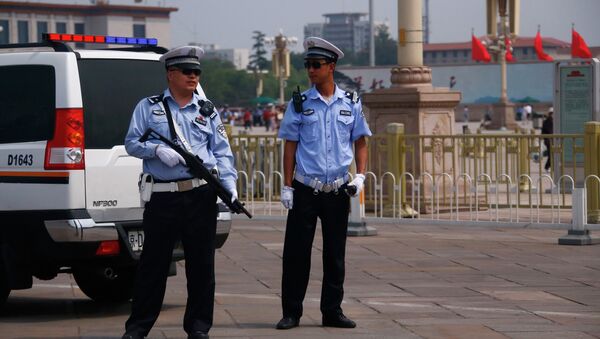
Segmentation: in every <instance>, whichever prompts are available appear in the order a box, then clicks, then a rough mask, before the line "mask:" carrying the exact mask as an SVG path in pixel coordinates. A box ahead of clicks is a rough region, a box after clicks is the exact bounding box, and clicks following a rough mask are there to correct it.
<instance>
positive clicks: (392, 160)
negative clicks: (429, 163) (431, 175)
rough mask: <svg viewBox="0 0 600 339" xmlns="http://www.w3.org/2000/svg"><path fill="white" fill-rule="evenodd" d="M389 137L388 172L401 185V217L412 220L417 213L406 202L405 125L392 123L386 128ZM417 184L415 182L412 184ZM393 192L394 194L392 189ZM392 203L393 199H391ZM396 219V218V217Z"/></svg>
mask: <svg viewBox="0 0 600 339" xmlns="http://www.w3.org/2000/svg"><path fill="white" fill-rule="evenodd" d="M386 136H387V147H388V154H387V163H388V171H389V172H391V173H392V174H394V177H395V178H396V182H398V183H399V185H400V216H401V217H403V218H412V217H414V216H416V214H417V212H416V211H414V210H413V209H412V207H411V206H410V205H409V204H408V203H407V202H406V178H405V176H404V173H405V172H406V144H405V141H404V124H400V123H396V122H393V123H390V124H387V126H386ZM412 184H413V185H414V184H415V183H414V182H413V183H412ZM391 192H394V190H393V189H392V190H391ZM390 201H392V199H390ZM394 217H395V216H394Z"/></svg>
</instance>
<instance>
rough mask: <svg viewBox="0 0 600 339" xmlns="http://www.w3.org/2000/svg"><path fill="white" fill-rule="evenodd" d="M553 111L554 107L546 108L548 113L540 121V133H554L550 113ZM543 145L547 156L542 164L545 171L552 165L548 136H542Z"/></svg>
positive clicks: (550, 143)
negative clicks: (541, 121)
mask: <svg viewBox="0 0 600 339" xmlns="http://www.w3.org/2000/svg"><path fill="white" fill-rule="evenodd" d="M553 113H554V109H553V108H552V107H550V109H549V110H548V115H547V116H546V119H544V122H543V123H542V134H553V133H554V120H553V118H552V115H553ZM544 146H545V147H546V149H545V150H544V153H543V154H544V156H547V157H548V159H547V160H546V164H544V169H545V170H546V172H548V171H550V166H551V165H552V141H551V140H550V138H544Z"/></svg>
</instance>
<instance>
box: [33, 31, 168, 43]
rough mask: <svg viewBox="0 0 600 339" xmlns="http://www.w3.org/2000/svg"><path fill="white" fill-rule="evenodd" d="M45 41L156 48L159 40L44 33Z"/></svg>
mask: <svg viewBox="0 0 600 339" xmlns="http://www.w3.org/2000/svg"><path fill="white" fill-rule="evenodd" d="M43 39H44V40H45V41H56V42H85V43H99V44H117V45H142V46H156V45H158V39H155V38H134V37H121V36H112V35H87V34H62V33H44V35H43Z"/></svg>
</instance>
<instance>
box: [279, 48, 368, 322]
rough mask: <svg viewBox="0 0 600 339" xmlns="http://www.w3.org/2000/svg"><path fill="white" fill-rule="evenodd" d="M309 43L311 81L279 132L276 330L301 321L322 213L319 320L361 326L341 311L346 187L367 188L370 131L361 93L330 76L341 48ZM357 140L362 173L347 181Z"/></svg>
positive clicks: (306, 58) (290, 107)
mask: <svg viewBox="0 0 600 339" xmlns="http://www.w3.org/2000/svg"><path fill="white" fill-rule="evenodd" d="M304 48H305V54H304V66H305V68H306V70H307V73H308V77H309V78H310V81H311V82H312V84H313V86H312V87H311V88H310V89H309V90H307V91H305V92H304V93H302V94H300V93H297V94H296V95H294V96H293V97H294V99H293V100H292V101H291V102H290V103H289V104H288V106H287V109H286V112H285V114H284V116H283V121H282V123H281V126H280V130H279V137H280V138H282V139H285V145H284V155H283V158H284V160H283V162H284V187H283V188H282V190H281V202H282V204H283V206H284V207H285V208H286V209H288V215H287V223H286V229H285V241H284V249H283V272H282V283H281V287H282V288H281V290H282V291H281V292H282V294H281V304H282V311H283V317H282V318H281V320H280V321H279V322H278V323H277V325H276V328H277V329H280V330H286V329H290V328H293V327H296V326H298V325H299V324H300V318H301V317H302V313H303V307H302V303H303V300H304V297H305V295H306V288H307V286H308V279H309V275H310V257H311V249H312V243H313V239H314V235H315V229H316V223H317V218H320V219H321V226H322V232H323V282H322V289H321V303H320V309H321V313H322V324H323V326H331V327H342V328H353V327H355V326H356V323H355V322H354V321H352V320H350V319H349V318H347V317H346V316H345V315H344V313H343V311H342V308H341V304H342V300H343V297H344V279H345V262H344V258H345V253H346V234H347V230H348V213H349V207H350V205H349V203H350V197H349V196H348V194H346V193H345V192H351V189H348V188H355V189H356V191H355V192H353V195H358V194H359V193H360V191H361V190H362V189H363V183H364V179H365V175H364V173H365V169H366V163H367V144H366V140H365V137H367V136H370V135H371V131H370V130H369V126H368V125H367V121H366V119H365V116H364V114H363V111H362V105H361V103H360V99H359V98H358V95H357V94H356V92H354V93H349V92H345V91H343V90H342V89H341V88H339V87H338V86H337V84H336V83H335V82H334V80H333V73H334V71H335V67H336V63H337V61H338V60H339V59H341V58H342V57H343V56H344V53H343V52H342V51H341V50H340V49H339V48H337V47H336V46H334V45H333V44H331V43H330V42H328V41H326V40H324V39H321V38H317V37H310V38H307V39H306V40H305V41H304ZM353 144H354V149H355V151H354V157H355V159H356V169H357V174H356V175H355V176H354V179H353V180H352V181H350V182H349V183H348V181H349V178H350V175H349V173H348V168H349V166H350V164H351V162H352V160H353V154H352V146H353ZM347 189H348V190H347ZM350 194H352V193H350Z"/></svg>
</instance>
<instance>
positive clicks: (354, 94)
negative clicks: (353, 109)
mask: <svg viewBox="0 0 600 339" xmlns="http://www.w3.org/2000/svg"><path fill="white" fill-rule="evenodd" d="M344 95H345V96H346V98H348V99H350V101H351V102H352V103H353V104H355V103H357V102H358V101H359V100H360V97H359V96H358V93H357V92H356V91H354V92H345V93H344Z"/></svg>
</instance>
